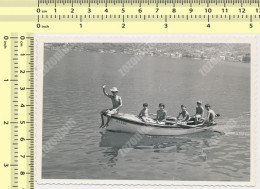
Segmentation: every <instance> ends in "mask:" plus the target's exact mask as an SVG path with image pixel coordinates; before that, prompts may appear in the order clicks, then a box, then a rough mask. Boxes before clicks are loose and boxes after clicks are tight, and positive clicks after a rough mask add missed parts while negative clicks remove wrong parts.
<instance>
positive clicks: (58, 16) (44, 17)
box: [0, 0, 260, 33]
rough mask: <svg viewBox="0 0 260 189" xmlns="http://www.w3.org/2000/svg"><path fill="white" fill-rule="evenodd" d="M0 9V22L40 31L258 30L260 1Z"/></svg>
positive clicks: (75, 0) (100, 0)
mask: <svg viewBox="0 0 260 189" xmlns="http://www.w3.org/2000/svg"><path fill="white" fill-rule="evenodd" d="M0 7H1V8H0V22H2V23H3V24H5V22H8V23H9V24H12V22H15V23H17V22H19V23H20V24H21V25H22V24H23V25H24V26H25V27H24V28H21V30H22V29H28V28H30V29H31V30H33V31H36V32H75V31H76V32H103V31H104V29H106V32H136V28H138V31H139V32H181V33H183V32H185V33H187V32H188V31H191V29H192V32H223V31H224V30H225V31H226V32H232V33H234V32H258V31H260V1H259V0H38V1H37V0H35V1H34V0H25V1H21V0H20V1H18V0H9V1H6V0H2V1H0ZM68 23H69V25H70V26H73V27H68ZM20 24H19V25H20Z"/></svg>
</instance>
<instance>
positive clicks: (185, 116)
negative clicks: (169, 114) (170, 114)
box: [177, 105, 190, 122]
mask: <svg viewBox="0 0 260 189" xmlns="http://www.w3.org/2000/svg"><path fill="white" fill-rule="evenodd" d="M181 116H182V119H181V121H182V122H187V121H189V119H190V114H189V112H188V111H187V110H186V106H184V105H181V112H180V113H179V115H178V116H177V120H179V118H180V117H181Z"/></svg>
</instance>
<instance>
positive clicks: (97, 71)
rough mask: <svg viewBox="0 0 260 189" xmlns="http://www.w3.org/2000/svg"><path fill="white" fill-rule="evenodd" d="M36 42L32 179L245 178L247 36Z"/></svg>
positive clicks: (250, 146)
mask: <svg viewBox="0 0 260 189" xmlns="http://www.w3.org/2000/svg"><path fill="white" fill-rule="evenodd" d="M37 43H38V50H37V63H36V66H35V69H36V75H35V78H36V80H37V81H36V89H37V91H36V100H37V101H36V103H38V106H37V108H38V109H36V114H37V115H36V119H37V120H36V132H37V133H36V137H37V143H36V147H37V161H38V162H37V173H38V172H39V173H38V177H37V178H38V179H40V180H44V181H45V182H46V183H48V180H49V181H50V183H51V182H52V181H51V180H54V181H57V182H58V183H77V182H76V181H74V180H79V181H80V182H82V181H84V182H82V183H97V182H98V181H99V180H104V181H105V183H109V182H110V181H113V182H115V181H116V183H117V182H118V183H121V182H124V183H133V182H137V183H141V182H145V183H149V182H150V181H152V182H154V181H158V182H165V183H169V184H178V183H182V184H183V183H187V184H189V183H192V182H198V181H200V182H202V183H203V182H206V183H207V182H208V183H211V182H212V183H214V182H217V183H218V184H221V183H225V184H232V185H236V183H238V184H240V185H243V184H244V185H252V183H253V182H254V171H253V170H254V163H255V162H254V145H255V144H254V141H255V138H254V133H255V121H254V120H255V118H254V117H255V112H254V111H255V104H254V103H255V99H254V98H255V84H254V83H255V73H254V66H255V56H256V55H255V44H254V40H253V39H252V38H250V37H248V38H246V37H234V38H232V37H230V36H223V37H221V36H217V37H214V36H207V37H203V36H198V35H197V36H193V37H192V36H167V37H162V36H156V35H155V36H150V37H149V36H145V37H144V36H133V37H132V36H130V35H128V36H127V35H124V36H122V37H120V36H115V35H114V36H113V35H112V36H106V37H103V38H102V37H101V38H98V37H97V38H95V37H90V36H84V35H78V36H77V35H72V36H71V37H70V36H69V35H68V36H65V37H59V36H51V35H50V37H48V36H44V37H42V38H41V37H39V39H38V42H37ZM88 181H89V182H88Z"/></svg>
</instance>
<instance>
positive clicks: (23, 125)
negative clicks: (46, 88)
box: [0, 33, 34, 189]
mask: <svg viewBox="0 0 260 189" xmlns="http://www.w3.org/2000/svg"><path fill="white" fill-rule="evenodd" d="M0 38H1V48H0V55H1V57H2V58H1V92H2V94H1V95H2V96H1V104H2V107H1V126H0V127H1V144H2V145H3V150H4V152H2V153H1V154H3V155H2V157H1V159H0V161H1V165H0V166H1V187H3V186H2V184H6V185H4V186H6V187H3V188H19V189H23V188H24V189H28V188H33V184H34V183H33V169H34V164H33V162H34V159H33V156H34V148H33V147H34V143H33V142H34V141H33V139H34V129H33V112H34V111H33V108H34V107H33V103H34V102H33V100H34V98H33V93H34V91H33V67H34V55H33V52H34V38H33V37H32V34H29V33H27V34H25V35H20V34H18V33H10V35H1V34H0ZM1 149H2V148H1Z"/></svg>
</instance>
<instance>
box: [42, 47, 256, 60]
mask: <svg viewBox="0 0 260 189" xmlns="http://www.w3.org/2000/svg"><path fill="white" fill-rule="evenodd" d="M91 45H92V46H94V47H91ZM95 45H96V44H89V46H86V45H85V44H84V45H82V44H80V45H77V46H74V45H73V44H45V50H49V51H58V50H59V49H60V48H62V49H66V48H67V49H68V48H69V49H71V50H73V51H80V52H93V53H102V54H104V53H106V54H121V55H132V56H140V57H141V56H147V57H153V56H154V57H169V58H172V59H181V58H187V59H194V60H205V61H210V60H211V59H212V60H214V59H215V60H217V61H221V62H223V63H224V62H225V63H243V64H250V61H251V57H250V53H244V54H242V55H241V53H239V52H237V51H235V50H234V52H233V53H232V52H228V53H227V54H228V55H229V56H227V55H226V56H224V55H219V54H217V53H213V55H214V56H213V55H212V54H210V53H208V54H209V55H208V54H202V53H201V52H200V51H199V52H194V51H196V50H194V51H192V50H189V51H188V50H187V49H184V50H179V51H176V50H170V49H158V48H157V47H156V48H155V47H154V48H152V49H146V48H145V49H142V47H141V45H140V47H139V48H136V49H133V48H130V47H126V48H123V49H116V48H115V47H116V45H113V47H114V48H108V47H104V48H101V47H102V46H101V47H100V46H98V47H95ZM104 46H105V45H104ZM121 46H122V45H121ZM117 48H118V47H117ZM211 53H212V52H211ZM218 53H219V52H218ZM238 54H239V56H238Z"/></svg>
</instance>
